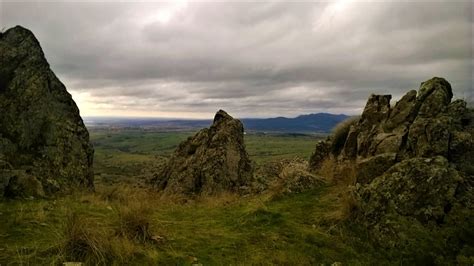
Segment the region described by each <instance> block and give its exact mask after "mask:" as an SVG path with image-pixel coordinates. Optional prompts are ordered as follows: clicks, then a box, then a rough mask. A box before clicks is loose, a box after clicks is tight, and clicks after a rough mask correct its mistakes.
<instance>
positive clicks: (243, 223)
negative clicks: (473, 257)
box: [0, 187, 389, 265]
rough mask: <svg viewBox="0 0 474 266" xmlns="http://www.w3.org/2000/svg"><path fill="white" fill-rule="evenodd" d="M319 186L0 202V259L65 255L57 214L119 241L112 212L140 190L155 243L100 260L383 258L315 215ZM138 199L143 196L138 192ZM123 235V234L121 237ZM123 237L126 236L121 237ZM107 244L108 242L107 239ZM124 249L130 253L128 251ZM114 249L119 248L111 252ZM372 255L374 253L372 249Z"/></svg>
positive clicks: (323, 199)
mask: <svg viewBox="0 0 474 266" xmlns="http://www.w3.org/2000/svg"><path fill="white" fill-rule="evenodd" d="M329 189H330V188H328V187H324V188H320V189H316V190H312V191H309V192H306V193H301V194H297V195H291V196H286V197H283V198H279V199H277V200H270V199H268V198H267V197H265V196H264V195H261V196H254V197H249V198H237V197H234V196H230V195H227V196H226V195H224V196H221V197H217V198H213V199H197V200H194V201H188V202H186V203H182V202H180V201H178V202H176V203H173V202H172V200H170V199H160V198H159V197H158V195H156V194H153V193H152V194H147V192H145V191H139V190H131V191H128V192H127V191H124V192H123V194H122V196H123V197H125V199H126V200H125V201H123V199H122V200H119V199H114V200H108V199H104V198H102V195H104V194H106V193H107V192H106V188H99V189H98V190H99V191H98V192H97V193H93V194H77V195H72V196H67V197H62V198H58V199H56V200H37V201H14V202H2V203H0V210H2V217H6V218H8V219H2V222H1V228H2V232H1V236H0V250H2V252H0V263H1V264H2V265H3V264H4V263H5V264H6V263H23V264H25V265H26V264H32V265H36V264H50V263H57V262H62V261H64V259H65V258H64V257H63V255H62V254H61V253H60V251H59V250H60V248H59V247H60V246H61V243H62V241H63V236H62V235H63V233H62V231H61V230H62V229H63V228H64V225H63V224H64V219H65V217H67V216H68V215H69V214H70V213H71V212H74V213H76V214H78V215H81V216H84V217H88V219H91V220H93V221H94V225H95V227H96V228H99V229H101V230H102V231H104V232H106V236H107V237H106V238H104V242H106V243H108V244H113V243H115V244H116V243H120V241H121V239H122V237H121V236H116V235H115V234H114V233H113V232H114V231H115V230H116V228H117V226H118V224H119V222H118V219H119V218H118V217H119V215H118V213H119V210H120V208H121V207H123V205H124V204H127V203H124V202H130V201H132V200H139V199H140V196H138V198H136V197H137V193H143V194H146V195H147V199H148V200H146V202H148V203H147V204H148V205H147V206H149V207H150V208H152V213H151V218H150V228H151V232H152V233H153V234H156V235H159V236H160V237H163V238H164V239H165V240H164V241H163V242H162V243H141V242H132V243H131V244H130V243H129V245H131V247H128V248H124V247H120V248H119V249H118V251H109V250H106V251H104V254H112V255H111V257H110V258H108V260H107V261H105V262H104V263H105V264H114V263H117V264H121V263H123V262H125V261H121V259H120V257H119V255H118V254H120V253H127V252H130V253H131V255H129V257H127V262H128V263H132V264H137V265H138V264H145V265H151V264H156V263H159V264H165V265H168V264H179V265H189V264H191V262H193V261H194V260H197V261H198V262H199V263H202V264H204V265H230V264H233V265H236V264H237V265H242V264H244V265H251V264H292V265H295V264H298V265H310V264H317V263H325V264H331V263H334V262H337V261H338V262H342V263H345V264H346V263H347V264H351V265H352V264H356V265H357V264H361V265H366V264H379V263H382V264H387V263H389V261H387V260H385V259H383V258H379V257H377V255H376V254H377V253H376V252H374V250H373V249H371V247H368V246H366V245H364V244H361V243H362V242H360V241H359V242H358V241H355V240H354V238H353V236H352V235H351V234H350V232H348V231H347V230H345V228H344V227H343V226H336V227H331V226H326V225H324V221H323V220H322V217H324V215H325V214H326V213H328V212H330V211H331V210H332V209H333V208H334V207H335V201H334V200H332V199H331V197H329V196H328V193H327V192H328V190H329ZM141 199H143V198H141ZM122 240H123V239H122ZM126 241H128V240H126ZM109 242H110V243H109ZM130 250H131V251H130ZM114 252H118V254H116V253H114ZM374 254H375V255H374Z"/></svg>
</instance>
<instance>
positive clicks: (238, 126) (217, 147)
mask: <svg viewBox="0 0 474 266" xmlns="http://www.w3.org/2000/svg"><path fill="white" fill-rule="evenodd" d="M243 134H244V128H243V125H242V123H241V122H240V121H239V120H237V119H234V118H232V117H231V116H230V115H228V114H227V113H226V112H224V111H222V110H219V111H218V112H217V113H216V115H215V117H214V122H213V124H212V125H211V127H210V128H205V129H202V130H201V131H199V132H198V133H197V134H196V135H194V136H193V137H190V138H188V139H187V140H186V141H184V142H182V143H181V144H179V146H178V148H177V149H176V151H175V152H174V154H173V155H172V156H171V158H170V160H169V162H168V164H167V165H166V166H165V167H164V169H163V170H162V171H161V172H160V173H158V174H157V175H156V176H155V178H154V181H153V182H154V183H155V184H156V186H157V187H158V188H159V189H162V190H165V191H166V192H171V193H185V194H215V193H219V192H222V191H237V190H238V189H239V188H240V187H241V186H244V185H246V184H247V183H248V182H249V180H250V179H251V178H252V166H251V164H250V160H249V158H248V155H247V152H246V150H245V145H244V135H243Z"/></svg>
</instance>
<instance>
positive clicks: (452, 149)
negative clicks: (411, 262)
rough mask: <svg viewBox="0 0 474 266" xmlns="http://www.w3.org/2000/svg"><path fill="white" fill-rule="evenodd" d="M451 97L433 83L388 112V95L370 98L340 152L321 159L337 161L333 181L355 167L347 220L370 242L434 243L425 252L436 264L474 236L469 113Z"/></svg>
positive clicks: (400, 246) (443, 84)
mask: <svg viewBox="0 0 474 266" xmlns="http://www.w3.org/2000/svg"><path fill="white" fill-rule="evenodd" d="M452 98H453V92H452V89H451V85H450V84H449V83H448V82H447V81H446V80H444V79H442V78H436V77H435V78H432V79H430V80H428V81H426V82H423V83H422V84H421V87H420V89H419V91H418V92H415V91H409V92H408V93H407V94H406V95H405V96H403V97H402V98H401V99H400V101H398V102H397V104H396V105H395V106H394V107H393V108H391V107H390V102H389V100H390V97H387V96H375V95H372V96H370V98H369V100H368V102H367V106H366V108H365V109H364V113H363V115H362V118H361V120H360V121H359V123H357V124H356V125H353V126H352V127H351V129H350V131H349V133H348V134H347V138H346V140H345V145H344V148H343V150H342V152H341V153H340V154H334V153H330V154H329V155H328V156H327V157H326V158H318V160H319V161H323V160H325V159H327V158H336V162H335V163H334V164H333V165H334V170H333V172H334V173H333V174H334V175H336V174H339V176H338V179H340V178H344V174H345V175H346V176H347V175H348V174H347V173H349V171H348V170H347V166H348V165H355V166H356V173H355V176H356V180H357V183H356V186H355V189H354V190H353V192H354V195H355V197H356V199H357V204H356V206H357V207H356V208H355V210H354V211H353V213H352V218H353V219H356V221H357V224H361V225H362V226H363V227H364V228H367V229H368V233H369V234H370V238H371V239H373V240H374V241H376V242H378V244H380V245H382V246H384V247H390V248H397V250H410V249H412V248H413V247H418V246H420V245H426V244H427V243H428V245H430V247H432V243H438V244H439V245H438V244H437V245H438V246H439V247H440V248H439V249H438V250H436V251H435V252H433V251H432V250H429V251H428V252H432V253H436V255H438V254H441V256H439V257H437V258H436V259H437V260H438V262H437V263H439V264H446V263H445V262H446V261H448V262H449V263H447V264H450V263H451V262H452V260H453V258H446V257H443V256H444V255H446V254H450V255H452V254H458V253H459V252H460V250H463V249H465V248H466V247H469V246H471V247H472V245H473V244H474V242H472V241H469V240H466V239H467V238H469V236H471V235H472V234H473V233H474V231H473V230H472V228H473V226H474V223H473V222H471V221H474V193H473V191H474V166H473V162H474V141H473V137H474V115H473V111H472V110H470V109H469V108H467V107H466V102H465V101H463V100H455V101H453V102H451V99H452ZM337 155H339V156H337ZM340 173H342V174H343V175H341V174H340ZM346 178H347V177H346ZM465 236H467V237H465ZM446 239H449V244H446V245H444V244H443V241H445V240H446ZM469 248H470V247H469ZM447 249H450V250H447ZM414 252H415V253H416V252H418V250H416V251H414ZM423 252H427V251H426V250H424V251H423ZM430 263H431V264H432V263H433V262H432V261H431V262H429V263H428V264H430Z"/></svg>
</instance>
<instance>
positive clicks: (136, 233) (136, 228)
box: [116, 201, 153, 243]
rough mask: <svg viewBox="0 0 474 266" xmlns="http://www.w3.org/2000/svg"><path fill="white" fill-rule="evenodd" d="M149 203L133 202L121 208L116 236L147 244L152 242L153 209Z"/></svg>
mask: <svg viewBox="0 0 474 266" xmlns="http://www.w3.org/2000/svg"><path fill="white" fill-rule="evenodd" d="M148 203H149V202H146V201H145V202H143V201H131V202H129V203H128V204H127V205H124V206H122V207H120V208H119V227H118V229H117V231H116V234H117V235H119V236H122V237H126V238H128V239H131V240H134V241H137V242H141V243H145V242H147V241H149V240H152V236H153V234H152V233H151V229H150V224H151V208H152V206H150V205H149V204H148Z"/></svg>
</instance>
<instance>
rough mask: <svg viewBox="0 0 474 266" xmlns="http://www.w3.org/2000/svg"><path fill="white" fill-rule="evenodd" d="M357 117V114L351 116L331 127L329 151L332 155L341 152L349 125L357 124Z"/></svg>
mask: <svg viewBox="0 0 474 266" xmlns="http://www.w3.org/2000/svg"><path fill="white" fill-rule="evenodd" d="M359 119H360V117H359V116H352V117H350V118H348V119H346V120H344V121H342V122H341V123H339V124H337V125H336V126H335V127H334V128H333V130H332V135H331V140H332V141H331V153H332V154H333V155H334V156H337V155H339V154H340V153H341V151H342V149H343V148H344V144H345V143H346V139H347V136H348V135H349V130H350V129H351V126H353V125H355V124H357V123H358V122H359Z"/></svg>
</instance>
